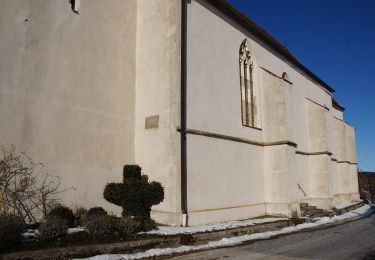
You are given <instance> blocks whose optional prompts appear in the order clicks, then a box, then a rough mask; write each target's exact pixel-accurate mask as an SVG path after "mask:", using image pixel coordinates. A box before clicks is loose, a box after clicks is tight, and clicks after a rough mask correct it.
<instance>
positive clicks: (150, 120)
mask: <svg viewBox="0 0 375 260" xmlns="http://www.w3.org/2000/svg"><path fill="white" fill-rule="evenodd" d="M158 127H159V115H156V116H149V117H146V120H145V128H146V129H151V128H158Z"/></svg>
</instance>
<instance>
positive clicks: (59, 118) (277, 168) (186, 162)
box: [0, 0, 359, 226]
mask: <svg viewBox="0 0 375 260" xmlns="http://www.w3.org/2000/svg"><path fill="white" fill-rule="evenodd" d="M0 32H1V41H0V57H1V59H0V145H2V146H4V147H5V148H6V147H10V146H11V145H15V147H16V148H17V150H19V151H24V152H26V153H27V154H28V155H29V156H30V157H31V158H32V159H33V160H36V161H42V162H45V163H46V164H47V169H48V171H49V172H50V174H52V175H58V176H60V177H61V182H62V187H64V188H68V187H74V189H71V190H69V191H67V192H65V193H63V194H62V195H61V196H62V199H63V202H64V203H65V204H66V205H69V206H75V205H80V206H84V207H93V206H103V207H104V208H106V209H107V210H109V211H113V212H116V213H119V212H120V208H119V207H117V206H114V205H112V204H110V203H108V202H106V201H105V200H104V199H103V189H104V187H105V185H106V184H107V183H109V182H119V181H121V179H122V175H121V174H122V172H121V171H122V167H123V165H125V164H139V165H140V166H141V167H142V169H143V173H144V174H147V175H148V176H149V178H150V179H151V180H156V181H159V182H160V183H161V184H162V185H163V187H164V189H165V199H164V201H163V202H162V203H161V204H159V205H157V206H155V207H154V208H153V209H152V217H153V218H154V219H155V220H156V221H157V222H159V223H164V224H168V225H175V226H180V225H199V224H205V223H213V222H220V221H228V220H239V219H247V218H253V217H257V216H261V215H280V216H288V217H292V216H298V215H299V214H300V203H308V204H309V205H312V206H316V207H318V208H321V209H331V208H332V207H334V205H335V204H337V203H341V202H353V201H357V200H359V193H358V179H357V160H356V148H355V128H354V127H353V126H351V125H349V124H348V123H347V122H346V121H345V120H344V110H345V109H344V107H343V106H342V105H340V103H339V102H338V101H337V100H336V99H335V98H334V97H333V94H334V92H335V91H334V89H333V88H332V87H331V86H329V85H328V84H327V83H325V82H324V81H323V80H322V79H320V78H319V77H318V76H317V75H315V74H314V73H313V72H311V71H310V70H309V69H308V68H306V67H305V66H304V65H303V64H301V63H300V62H299V61H298V60H297V59H296V58H295V57H294V56H293V55H292V54H291V53H290V52H289V51H288V50H287V49H286V48H285V47H284V46H283V45H282V44H280V43H279V42H278V41H277V40H276V39H274V38H273V37H272V36H271V35H269V34H268V33H267V32H266V31H264V30H263V29H262V28H261V27H259V26H258V25H257V24H255V23H254V22H253V21H251V20H250V19H249V18H248V17H246V16H245V15H243V14H242V13H241V12H240V11H238V10H237V9H235V8H234V7H233V6H232V5H231V4H230V3H228V2H227V1H225V0H111V1H103V0H75V1H73V0H72V1H68V0H65V1H62V0H60V1H56V0H1V8H0ZM306 51H308V50H306ZM322 62H323V61H322ZM337 88H338V89H339V88H340V86H337Z"/></svg>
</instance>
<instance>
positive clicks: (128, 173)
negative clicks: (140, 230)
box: [103, 165, 164, 223]
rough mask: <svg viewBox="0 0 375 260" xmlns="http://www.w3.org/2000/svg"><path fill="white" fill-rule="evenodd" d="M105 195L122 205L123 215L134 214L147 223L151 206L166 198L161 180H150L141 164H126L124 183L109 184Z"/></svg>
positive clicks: (114, 202)
mask: <svg viewBox="0 0 375 260" xmlns="http://www.w3.org/2000/svg"><path fill="white" fill-rule="evenodd" d="M103 195H104V198H105V199H106V200H107V201H109V202H111V203H113V204H115V205H117V206H120V207H122V209H123V212H122V215H123V216H127V217H130V216H134V217H135V218H136V219H137V220H138V221H140V222H141V223H145V222H150V211H151V207H152V206H153V205H157V204H159V203H160V202H162V201H163V200H164V189H163V187H162V185H161V184H160V183H159V182H155V181H153V182H149V181H148V177H147V175H142V169H141V167H140V166H138V165H125V166H124V169H123V183H109V184H107V185H106V187H105V189H104V192H103Z"/></svg>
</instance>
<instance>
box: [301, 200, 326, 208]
mask: <svg viewBox="0 0 375 260" xmlns="http://www.w3.org/2000/svg"><path fill="white" fill-rule="evenodd" d="M300 202H304V203H307V204H309V205H310V206H315V207H317V208H319V209H325V210H329V209H332V207H333V198H310V199H304V200H300Z"/></svg>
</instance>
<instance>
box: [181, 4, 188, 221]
mask: <svg viewBox="0 0 375 260" xmlns="http://www.w3.org/2000/svg"><path fill="white" fill-rule="evenodd" d="M186 34H187V1H186V0H181V129H180V133H181V212H182V226H187V225H188V210H187V156H186V57H187V55H186V53H187V51H186Z"/></svg>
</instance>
